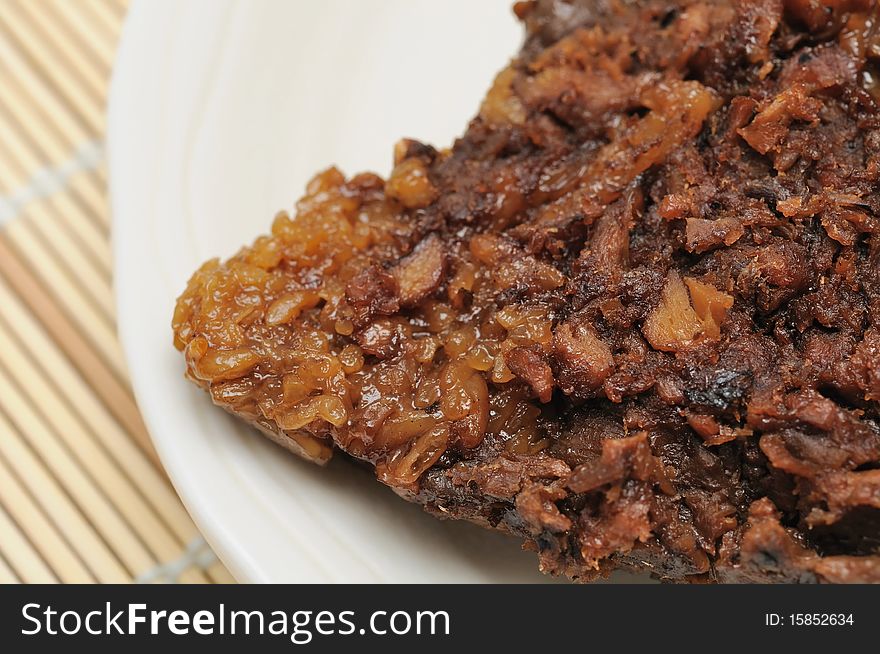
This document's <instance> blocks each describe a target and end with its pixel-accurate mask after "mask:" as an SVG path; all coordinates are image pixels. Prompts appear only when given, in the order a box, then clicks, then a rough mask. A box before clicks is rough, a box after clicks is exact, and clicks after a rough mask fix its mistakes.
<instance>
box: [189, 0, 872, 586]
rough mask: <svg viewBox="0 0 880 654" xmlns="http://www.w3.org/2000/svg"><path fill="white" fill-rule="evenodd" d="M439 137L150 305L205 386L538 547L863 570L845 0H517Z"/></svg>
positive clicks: (856, 152) (672, 561)
mask: <svg viewBox="0 0 880 654" xmlns="http://www.w3.org/2000/svg"><path fill="white" fill-rule="evenodd" d="M515 11H516V12H517V14H518V15H519V16H520V18H522V19H523V21H524V23H525V26H526V29H527V39H526V42H525V46H524V48H523V50H522V52H521V54H520V56H519V57H518V58H517V59H516V60H515V61H514V62H513V63H512V64H511V65H510V67H509V68H507V69H505V70H504V71H502V72H501V74H499V75H498V77H497V79H496V80H495V83H494V85H493V87H492V89H491V90H490V91H489V93H488V95H487V96H486V99H485V101H484V102H483V105H482V107H481V109H480V113H479V115H478V116H477V117H476V118H475V119H474V120H473V121H472V122H471V124H470V126H469V127H468V130H467V132H466V133H465V135H464V136H463V137H462V138H461V139H460V140H459V141H457V142H456V143H455V145H454V147H453V148H452V149H451V150H444V151H437V150H435V149H434V148H432V147H430V146H427V145H423V144H421V143H418V142H415V141H402V142H401V143H399V144H398V145H397V148H396V150H395V166H394V170H393V171H392V173H391V176H390V177H389V179H388V180H387V181H383V180H382V179H380V178H379V177H377V176H375V175H372V174H362V175H358V176H356V177H353V178H351V179H348V180H346V179H345V178H344V177H343V176H342V175H341V174H340V173H339V172H338V171H336V170H333V169H331V170H328V171H326V172H324V173H322V174H320V175H318V176H317V177H316V178H315V179H314V180H313V181H312V182H311V184H310V185H309V187H308V190H307V194H306V196H305V197H304V198H303V199H302V200H300V202H299V203H298V204H297V207H296V216H295V217H291V216H289V215H287V214H284V213H282V214H280V215H279V216H278V217H277V218H276V219H275V223H274V224H273V226H272V233H271V235H270V236H266V237H262V238H260V239H258V240H257V241H256V242H255V243H254V245H253V246H251V247H249V248H245V249H244V250H242V251H241V252H240V253H239V254H238V255H236V256H235V257H233V258H232V259H231V260H229V261H227V262H225V263H219V262H218V261H211V262H209V263H207V264H205V265H204V266H203V267H202V268H201V269H200V270H199V271H198V272H197V273H196V274H195V275H194V276H193V278H192V280H191V281H190V283H189V286H188V287H187V289H186V291H185V292H184V294H183V295H182V296H181V298H180V299H179V300H178V303H177V310H176V312H175V316H174V332H175V345H176V346H177V347H178V349H180V350H182V351H183V352H184V353H185V357H186V365H187V374H188V376H189V377H190V378H191V379H192V380H193V381H195V382H196V383H198V384H199V385H201V386H202V387H204V388H205V389H206V390H208V391H209V392H210V393H211V396H212V397H213V399H214V401H215V402H216V403H217V404H219V405H220V406H223V407H224V408H226V409H228V410H229V411H232V412H233V413H235V414H237V415H239V416H241V417H243V418H245V419H247V420H249V421H251V422H252V423H254V424H256V425H258V426H259V427H261V428H262V429H263V430H264V431H266V432H267V433H268V434H270V435H272V436H273V438H274V439H275V440H277V441H279V442H282V443H284V444H286V445H288V446H289V447H290V448H292V449H293V450H295V451H297V452H298V453H300V454H302V455H304V456H306V457H308V458H309V459H311V460H313V461H317V462H323V461H326V460H327V459H328V458H329V457H330V456H331V455H332V453H333V452H334V451H342V452H344V453H346V454H347V455H348V456H351V457H354V458H356V459H360V460H363V461H366V462H369V463H370V464H372V465H374V466H375V469H376V473H377V475H378V477H379V479H380V480H381V481H383V482H384V483H386V484H388V485H389V486H391V487H393V488H394V489H395V490H396V491H397V492H398V493H399V494H400V495H402V496H404V497H405V498H407V499H409V500H411V501H414V502H418V503H420V504H423V505H424V506H425V507H426V508H427V509H428V510H429V511H431V512H432V513H435V514H437V515H438V516H441V517H445V518H464V519H468V520H472V521H474V522H477V523H479V524H483V525H486V526H490V527H494V528H497V529H501V530H504V531H508V532H511V533H513V534H516V535H518V536H519V537H521V538H523V539H525V543H526V547H528V548H530V549H533V550H535V551H536V552H537V553H538V555H539V558H540V565H541V569H542V570H544V571H545V572H548V573H552V574H566V575H569V576H571V577H572V578H575V579H580V580H589V579H593V578H595V577H596V576H598V575H603V574H606V573H607V572H609V571H611V570H613V569H616V568H623V569H633V570H640V571H642V570H646V571H649V572H651V573H652V574H653V575H655V576H657V577H659V578H661V579H665V580H701V581H720V582H733V581H762V582H764V581H785V582H793V581H796V582H812V581H820V582H852V581H862V582H866V581H874V582H877V581H880V422H878V418H880V416H878V401H880V358H878V357H880V222H878V216H880V192H878V189H880V187H878V178H880V116H878V100H880V87H878V81H877V80H878V78H877V74H878V68H877V64H878V62H880V32H878V10H877V3H876V2H875V1H874V0H785V1H783V0H739V1H721V0H717V1H712V0H703V1H696V0H694V1H689V0H680V1H677V2H674V1H670V0H647V1H643V2H634V1H633V2H629V1H625V0H592V1H590V0H575V1H574V2H563V1H562V0H539V1H538V2H523V3H519V4H517V5H516V7H515Z"/></svg>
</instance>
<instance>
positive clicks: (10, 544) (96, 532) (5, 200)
mask: <svg viewBox="0 0 880 654" xmlns="http://www.w3.org/2000/svg"><path fill="white" fill-rule="evenodd" d="M126 4H127V0H75V1H73V0H0V583H14V582H26V583H31V582H132V581H135V582H175V581H176V582H185V583H204V582H232V581H233V579H232V577H231V576H230V575H229V573H228V572H227V571H226V569H225V568H224V567H223V566H222V564H221V563H220V562H219V561H218V560H217V559H216V557H215V556H214V554H213V553H212V552H211V551H210V548H208V546H207V545H206V544H205V542H204V540H203V539H202V537H201V536H200V535H199V533H198V530H197V529H196V527H195V525H194V524H193V523H192V521H191V520H190V518H189V516H188V515H187V513H186V511H185V510H184V508H183V506H182V505H181V503H180V500H179V499H178V498H177V496H176V495H175V493H174V490H173V489H172V487H171V485H170V483H169V482H168V480H167V478H166V477H165V475H164V473H163V471H162V468H161V466H160V464H159V461H158V459H157V457H156V453H155V452H154V450H153V448H152V445H151V443H150V440H149V436H148V434H147V432H146V429H145V428H144V425H143V422H142V421H141V417H140V415H139V413H138V410H137V406H136V404H135V402H134V399H133V397H132V394H131V390H130V387H129V384H128V381H127V376H126V370H125V364H124V362H123V357H122V353H121V350H120V347H119V343H118V341H117V338H116V331H115V307H114V302H113V295H112V292H111V277H112V262H111V254H110V241H109V228H110V216H109V211H108V206H107V199H106V181H107V178H106V170H105V165H104V144H103V135H104V126H105V112H104V107H105V101H106V95H107V84H108V81H109V76H110V71H111V67H112V64H113V56H114V51H115V47H116V41H117V38H118V36H119V32H120V29H121V26H122V21H123V18H124V15H125V11H126Z"/></svg>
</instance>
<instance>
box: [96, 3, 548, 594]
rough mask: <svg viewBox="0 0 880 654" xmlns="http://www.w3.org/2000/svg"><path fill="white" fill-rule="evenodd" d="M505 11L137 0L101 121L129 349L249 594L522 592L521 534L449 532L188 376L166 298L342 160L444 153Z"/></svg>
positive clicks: (185, 473) (133, 368)
mask: <svg viewBox="0 0 880 654" xmlns="http://www.w3.org/2000/svg"><path fill="white" fill-rule="evenodd" d="M510 4H511V0H480V1H479V2H474V1H472V0H445V1H443V2H438V1H437V0H332V1H328V0H311V1H307V0H301V1H294V0H290V1H281V0H276V1H272V0H238V1H236V0H188V1H187V2H177V1H174V2H171V1H168V2H166V1H160V0H149V1H146V0H140V1H138V2H136V3H135V4H134V6H133V8H132V10H131V13H130V15H129V18H128V19H127V21H126V25H125V30H124V35H123V39H122V44H121V48H120V51H119V58H118V61H117V66H116V70H115V73H114V79H113V86H112V93H111V104H110V123H109V124H110V127H109V153H110V179H111V191H112V206H113V214H114V220H113V236H114V250H115V260H116V269H115V280H116V293H117V301H118V313H119V326H120V335H121V338H122V342H123V346H124V348H125V352H126V355H127V358H128V365H129V368H130V372H131V376H132V380H133V385H134V390H135V393H136V395H137V400H138V404H139V405H140V408H141V410H142V412H143V414H144V417H145V420H146V422H147V425H148V427H149V430H150V432H151V434H152V436H153V438H154V440H155V443H156V446H157V448H158V450H159V453H160V455H161V457H162V461H163V463H164V464H165V466H166V467H167V469H168V472H169V473H170V475H171V478H172V480H173V482H174V485H175V487H176V488H177V490H178V492H179V493H180V495H181V497H182V498H183V501H184V503H185V504H186V506H187V508H188V509H189V511H190V513H191V514H192V516H193V518H194V519H195V521H196V523H197V524H198V526H199V528H200V529H201V530H202V532H203V533H204V534H205V536H206V537H207V539H208V541H209V542H210V543H211V545H212V546H213V547H214V549H215V550H216V551H217V552H218V554H219V555H220V557H221V558H222V559H223V561H224V562H225V563H226V565H227V566H228V567H229V569H230V570H231V571H232V573H233V574H234V575H235V576H236V577H237V578H238V579H239V580H241V581H248V582H268V581H272V582H331V581H334V582H335V581H355V582H372V581H388V582H391V581H395V582H410V581H412V582H415V581H418V582H524V581H525V582H531V581H541V580H542V579H543V577H542V576H541V575H540V574H539V573H538V572H537V570H536V567H537V566H536V563H537V561H536V557H535V556H534V554H531V553H526V552H522V551H520V549H519V547H518V543H517V541H516V540H514V539H511V538H508V537H505V536H502V535H500V534H496V533H491V532H488V531H485V530H482V529H480V528H478V527H475V526H473V525H469V524H460V523H444V522H440V521H437V520H435V519H434V518H432V517H430V516H428V515H426V514H424V513H423V512H422V511H421V509H420V508H418V507H416V506H413V505H409V504H407V503H405V502H403V501H402V500H400V499H398V498H397V497H396V496H395V495H394V494H393V493H392V492H391V491H390V490H388V489H387V488H385V487H383V486H381V485H380V484H379V483H378V482H376V481H375V479H374V478H373V477H372V475H370V474H368V473H366V472H365V471H362V470H360V469H356V468H355V467H354V466H351V465H349V464H347V463H346V462H344V461H334V462H333V463H331V465H330V466H329V468H328V469H319V468H317V467H315V466H313V465H311V464H308V463H305V462H303V461H300V460H298V459H297V458H295V457H294V456H292V455H289V454H288V453H287V452H286V451H283V450H281V449H280V448H277V447H275V446H274V445H272V444H270V443H269V442H267V441H265V440H264V439H263V438H262V437H261V436H259V435H258V434H257V433H256V432H255V431H252V430H251V429H249V428H247V427H245V426H243V425H242V424H240V423H238V422H237V421H235V420H234V419H232V418H231V417H229V416H227V415H226V414H225V413H224V412H222V411H221V410H219V409H217V408H216V407H214V406H213V405H212V404H211V402H210V400H209V398H208V396H207V395H206V394H204V393H203V392H201V391H199V390H197V389H195V388H194V387H193V386H192V385H190V384H189V383H187V382H186V381H184V379H183V374H182V373H183V361H182V357H181V355H180V354H179V353H177V352H176V351H175V350H174V348H173V347H172V345H171V329H170V320H171V314H172V309H173V306H174V299H175V297H176V296H177V295H178V294H179V293H180V292H181V290H182V289H183V288H184V285H185V283H186V281H187V279H188V278H189V275H190V274H191V273H192V272H193V271H194V270H195V269H196V268H197V267H198V266H199V265H200V264H201V263H202V262H203V261H204V260H206V259H208V258H211V257H214V256H224V257H225V256H229V255H231V254H233V253H234V252H235V251H236V250H237V249H238V247H240V246H241V245H242V244H244V243H249V242H250V241H252V240H253V239H254V238H255V237H256V236H257V235H259V234H260V233H263V232H266V231H267V230H268V229H269V225H270V223H271V220H272V217H273V215H274V214H275V212H276V211H278V210H279V209H282V208H290V207H291V206H292V205H293V203H294V201H295V200H296V199H297V198H298V197H299V196H300V195H301V193H302V191H303V189H304V187H305V184H306V182H307V181H308V179H309V177H310V176H311V175H312V174H313V173H315V172H316V171H318V170H321V169H323V168H325V167H327V166H329V165H331V164H336V165H339V166H340V167H341V168H342V169H343V171H345V172H346V173H348V174H352V173H355V172H358V171H362V170H375V171H378V172H380V173H387V172H388V170H389V168H390V162H391V153H392V146H393V144H394V143H395V141H396V140H397V139H398V138H400V137H401V136H414V137H418V138H420V139H422V140H426V141H428V142H431V143H434V144H436V145H441V146H444V145H448V144H450V143H451V142H452V140H453V139H454V137H455V136H456V135H457V134H459V133H461V132H462V131H463V129H464V127H465V125H466V124H467V122H468V120H469V119H470V118H471V116H472V115H473V114H474V113H475V111H476V109H477V107H478V106H479V101H480V99H481V97H482V96H483V94H484V92H485V90H486V89H487V88H488V86H489V84H490V83H491V80H492V78H493V76H494V74H495V73H496V72H497V71H498V70H500V69H501V68H502V67H503V66H504V65H505V63H506V62H507V60H508V58H509V57H510V56H511V55H512V54H513V53H514V52H515V51H516V50H517V48H518V47H519V43H520V40H521V37H522V32H521V28H520V26H519V25H518V24H517V22H516V21H515V20H514V18H513V16H512V14H511V11H510Z"/></svg>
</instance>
